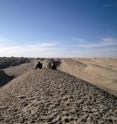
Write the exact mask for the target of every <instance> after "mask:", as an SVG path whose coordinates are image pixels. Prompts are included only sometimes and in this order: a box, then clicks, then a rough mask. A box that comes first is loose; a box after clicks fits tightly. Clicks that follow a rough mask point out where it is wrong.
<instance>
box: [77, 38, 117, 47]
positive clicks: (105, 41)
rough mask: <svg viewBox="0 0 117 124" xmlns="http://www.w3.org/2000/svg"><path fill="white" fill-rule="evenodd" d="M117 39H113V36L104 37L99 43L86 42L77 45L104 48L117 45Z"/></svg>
mask: <svg viewBox="0 0 117 124" xmlns="http://www.w3.org/2000/svg"><path fill="white" fill-rule="evenodd" d="M116 41H117V40H115V39H113V38H102V40H101V41H99V42H98V43H97V42H96V43H89V42H86V43H85V44H84V43H83V44H82V43H80V44H78V45H76V46H77V47H81V48H102V47H110V46H117V42H116Z"/></svg>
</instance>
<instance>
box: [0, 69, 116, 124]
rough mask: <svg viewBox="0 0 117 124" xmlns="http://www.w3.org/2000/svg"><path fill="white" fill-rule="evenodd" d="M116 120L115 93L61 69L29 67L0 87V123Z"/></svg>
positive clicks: (69, 123)
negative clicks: (31, 69)
mask: <svg viewBox="0 0 117 124" xmlns="http://www.w3.org/2000/svg"><path fill="white" fill-rule="evenodd" d="M116 122H117V98H116V97H114V96H112V95H110V94H108V93H106V92H104V91H103V90H100V89H98V88H96V87H94V86H92V85H90V84H89V83H87V82H85V81H82V80H80V79H78V78H75V77H73V76H71V75H69V74H66V73H64V72H61V71H53V70H48V69H42V70H34V71H30V72H27V73H25V74H24V75H22V76H20V77H18V78H15V79H14V80H12V81H11V82H9V83H8V84H7V85H5V86H4V87H2V88H1V89H0V124H21V123H24V124H32V123H34V124H111V123H113V124H116Z"/></svg>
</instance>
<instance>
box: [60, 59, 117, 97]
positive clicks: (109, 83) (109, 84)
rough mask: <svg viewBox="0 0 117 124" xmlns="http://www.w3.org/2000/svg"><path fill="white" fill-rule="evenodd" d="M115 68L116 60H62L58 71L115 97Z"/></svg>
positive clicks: (116, 74)
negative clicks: (86, 82) (84, 81)
mask: <svg viewBox="0 0 117 124" xmlns="http://www.w3.org/2000/svg"><path fill="white" fill-rule="evenodd" d="M114 67H115V68H114ZM116 67H117V59H112V61H111V59H62V63H61V65H60V68H59V69H60V70H62V71H64V72H67V73H69V74H72V75H74V76H76V77H79V78H81V79H83V80H86V81H88V82H90V83H92V84H93V85H95V86H97V87H99V88H101V89H103V90H105V91H107V92H109V93H111V94H113V95H115V96H117V71H116Z"/></svg>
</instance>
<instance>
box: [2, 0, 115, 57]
mask: <svg viewBox="0 0 117 124" xmlns="http://www.w3.org/2000/svg"><path fill="white" fill-rule="evenodd" d="M0 56H1V57H2V56H8V57H9V56H17V57H21V56H23V57H117V0H0Z"/></svg>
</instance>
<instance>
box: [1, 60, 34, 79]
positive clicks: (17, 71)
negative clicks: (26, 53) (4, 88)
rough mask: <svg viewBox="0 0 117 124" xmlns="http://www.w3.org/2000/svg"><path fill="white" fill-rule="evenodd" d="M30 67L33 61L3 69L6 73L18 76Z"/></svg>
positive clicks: (30, 68) (31, 67)
mask: <svg viewBox="0 0 117 124" xmlns="http://www.w3.org/2000/svg"><path fill="white" fill-rule="evenodd" d="M32 69H33V62H30V63H25V64H21V65H18V66H12V67H9V68H5V69H3V70H4V72H5V73H6V74H8V75H11V76H14V77H18V76H20V75H22V74H24V73H26V72H28V71H30V70H32Z"/></svg>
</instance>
